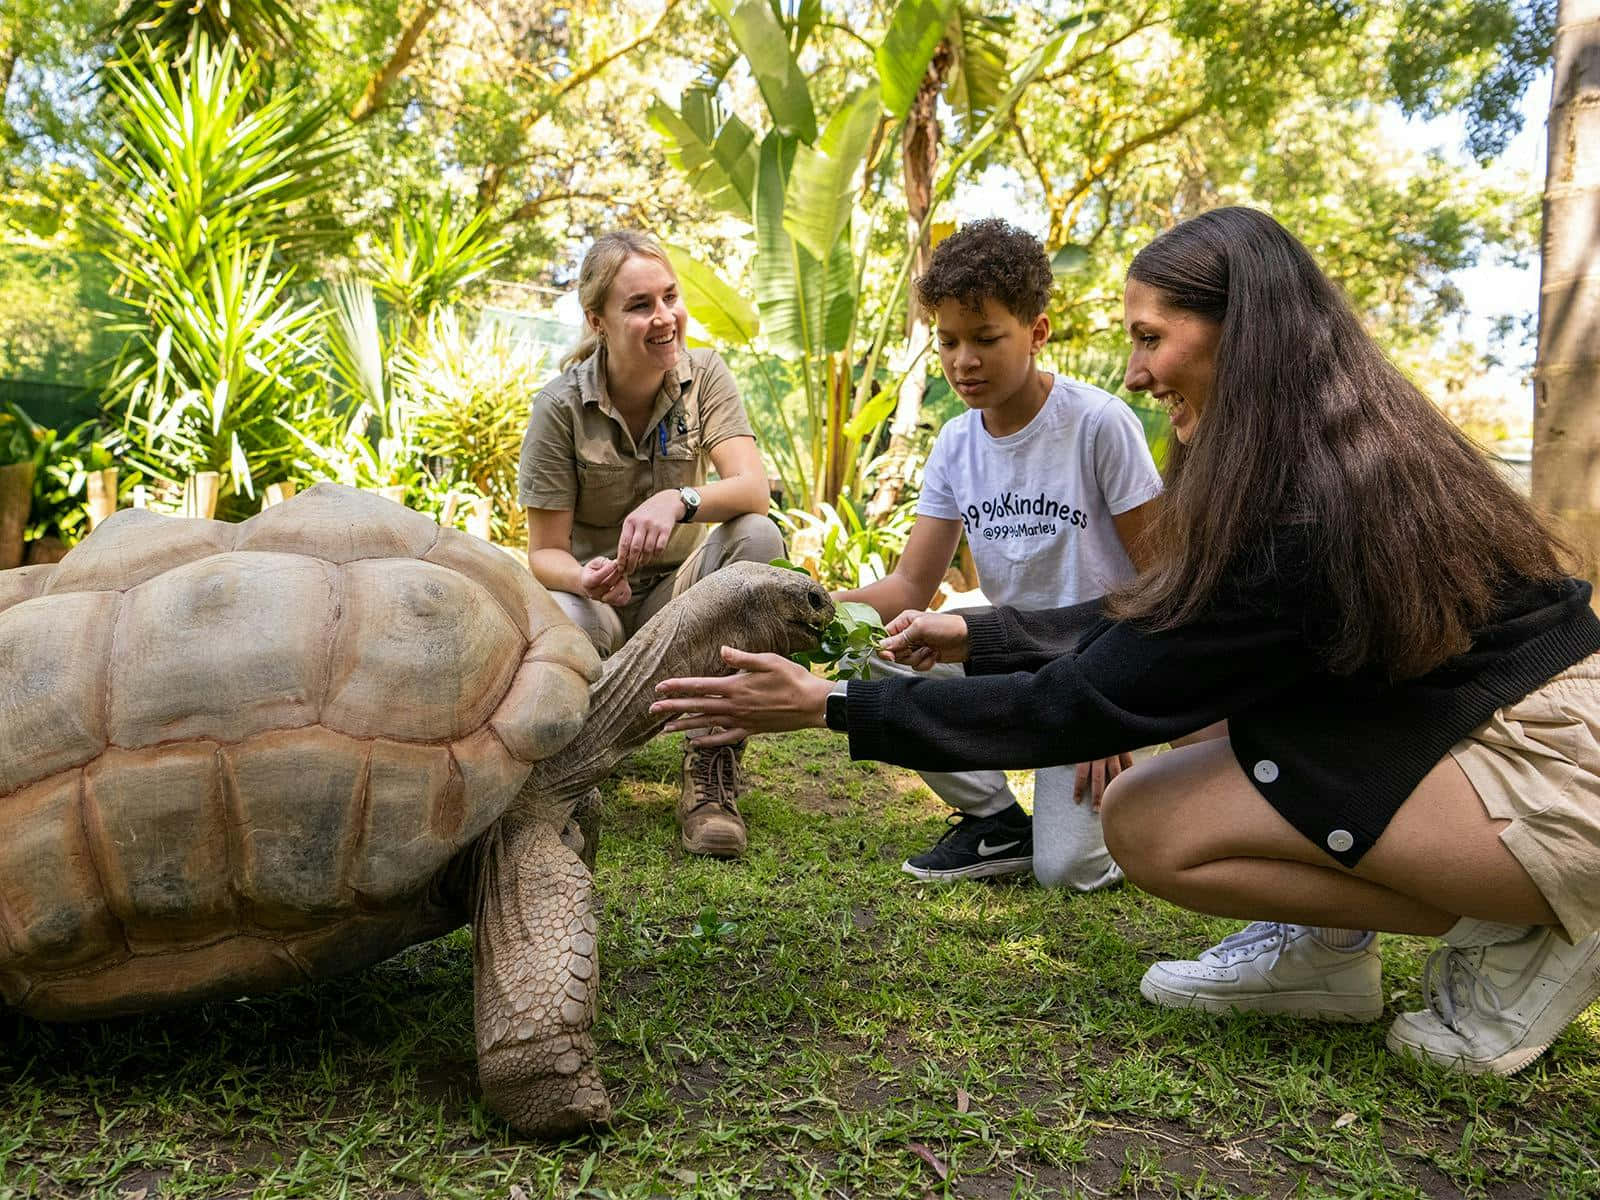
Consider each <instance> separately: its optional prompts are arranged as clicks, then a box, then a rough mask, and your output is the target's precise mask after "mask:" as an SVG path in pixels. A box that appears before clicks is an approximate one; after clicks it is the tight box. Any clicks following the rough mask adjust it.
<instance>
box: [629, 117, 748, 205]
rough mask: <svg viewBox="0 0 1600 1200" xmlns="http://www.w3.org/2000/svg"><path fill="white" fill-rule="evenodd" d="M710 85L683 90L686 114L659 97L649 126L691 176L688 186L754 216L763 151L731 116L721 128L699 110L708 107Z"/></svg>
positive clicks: (717, 202)
mask: <svg viewBox="0 0 1600 1200" xmlns="http://www.w3.org/2000/svg"><path fill="white" fill-rule="evenodd" d="M706 100H708V96H707V93H706V89H704V88H688V89H686V90H685V91H684V93H683V112H682V113H679V112H678V111H676V110H675V109H673V108H672V106H671V105H669V104H666V103H664V102H663V101H661V100H656V101H654V102H653V103H652V104H651V105H650V118H649V119H650V125H651V128H653V129H654V130H655V131H656V132H657V133H658V134H660V135H661V137H662V139H663V140H664V141H665V142H666V145H667V158H668V160H669V161H670V162H671V163H672V164H673V165H674V166H676V167H678V168H679V169H680V170H682V171H683V172H684V174H685V175H686V176H687V177H688V179H689V185H690V186H691V187H693V188H694V190H695V191H697V192H699V193H700V194H701V195H702V196H704V197H705V198H706V199H707V200H709V201H710V202H711V203H712V204H714V205H716V206H717V207H718V208H719V209H721V210H722V211H723V212H727V213H732V214H733V215H734V216H736V217H743V218H744V219H745V220H746V221H748V220H750V210H751V201H752V198H753V196H754V192H755V176H756V167H757V163H758V159H759V152H758V151H757V148H756V135H755V134H754V132H752V131H751V129H750V126H748V125H746V124H745V123H744V122H743V121H741V120H740V119H739V118H738V117H737V116H734V115H730V116H729V117H728V118H727V120H725V121H724V122H723V124H722V128H721V129H720V130H717V129H715V126H714V125H713V124H711V122H709V121H707V120H705V119H704V118H703V117H702V116H701V115H700V114H701V113H702V112H704V111H705V109H706V108H707V107H708V106H707V105H706V104H705V103H704V101H706Z"/></svg>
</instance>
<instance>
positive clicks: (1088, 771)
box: [1072, 753, 1133, 812]
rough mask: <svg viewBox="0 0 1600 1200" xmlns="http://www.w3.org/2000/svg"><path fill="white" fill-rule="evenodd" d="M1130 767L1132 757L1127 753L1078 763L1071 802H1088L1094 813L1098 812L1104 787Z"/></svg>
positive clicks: (1104, 791) (1104, 792) (1104, 790)
mask: <svg viewBox="0 0 1600 1200" xmlns="http://www.w3.org/2000/svg"><path fill="white" fill-rule="evenodd" d="M1131 766H1133V756H1132V755H1130V754H1127V753H1123V754H1115V755H1112V756H1111V757H1110V758H1099V759H1096V760H1095V761H1094V762H1081V763H1079V764H1078V773H1077V778H1076V779H1074V780H1073V781H1072V802H1073V803H1074V804H1082V803H1083V802H1084V801H1085V800H1088V801H1089V804H1090V806H1091V807H1092V808H1093V809H1094V811H1095V812H1099V811H1100V798H1101V797H1102V796H1104V795H1105V794H1106V785H1107V784H1109V783H1110V782H1111V781H1112V780H1113V779H1115V778H1116V777H1117V776H1118V775H1121V774H1122V773H1123V772H1124V771H1126V770H1127V769H1128V768H1129V767H1131Z"/></svg>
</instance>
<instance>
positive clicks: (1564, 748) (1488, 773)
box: [1450, 654, 1600, 941]
mask: <svg viewBox="0 0 1600 1200" xmlns="http://www.w3.org/2000/svg"><path fill="white" fill-rule="evenodd" d="M1450 753H1451V754H1452V755H1453V756H1454V757H1455V760H1456V762H1458V763H1460V764H1461V769H1462V770H1463V771H1464V772H1466V776H1467V779H1468V780H1469V781H1471V783H1472V786H1473V787H1474V788H1476V789H1477V792H1478V795H1479V796H1480V797H1482V799H1483V806H1484V808H1486V809H1487V810H1488V812H1489V815H1490V816H1491V817H1493V818H1495V819H1496V820H1502V821H1510V822H1511V824H1510V825H1508V826H1506V828H1505V829H1503V830H1502V831H1501V833H1500V840H1501V841H1502V842H1504V843H1505V845H1506V848H1507V849H1508V850H1510V851H1511V853H1512V854H1513V855H1514V856H1515V857H1516V860H1517V861H1518V862H1519V863H1521V864H1522V869H1523V870H1525V871H1527V873H1528V874H1529V876H1531V877H1532V879H1533V882H1534V885H1535V886H1536V887H1538V889H1539V891H1540V892H1541V893H1542V894H1543V895H1544V898H1545V900H1546V901H1548V902H1549V904H1550V907H1551V908H1553V909H1554V910H1555V914H1556V916H1557V917H1559V918H1560V919H1561V923H1562V924H1563V925H1564V926H1565V927H1566V934H1567V936H1568V937H1569V938H1570V939H1572V940H1573V941H1577V940H1578V939H1579V938H1583V937H1587V936H1588V935H1589V934H1591V933H1593V932H1594V931H1595V930H1596V929H1600V654H1594V655H1590V656H1589V657H1588V658H1586V659H1584V660H1583V661H1582V662H1579V663H1577V664H1576V665H1574V666H1572V667H1569V668H1567V670H1565V671H1563V672H1562V673H1561V674H1559V675H1557V676H1556V677H1555V678H1554V679H1552V680H1550V682H1549V683H1546V684H1545V685H1544V686H1543V687H1541V688H1539V689H1538V690H1537V691H1535V692H1531V693H1529V694H1528V695H1526V696H1524V697H1523V698H1522V699H1521V700H1518V701H1517V702H1516V703H1515V704H1508V705H1506V707H1504V708H1502V709H1500V710H1498V711H1497V712H1496V713H1495V714H1494V716H1492V717H1490V718H1489V719H1488V720H1487V721H1485V722H1484V723H1483V724H1482V725H1480V726H1478V728H1476V729H1474V730H1473V731H1472V732H1471V733H1469V734H1468V735H1467V736H1466V737H1465V738H1463V739H1462V740H1461V741H1459V742H1457V743H1456V744H1455V745H1454V746H1452V747H1451V748H1450Z"/></svg>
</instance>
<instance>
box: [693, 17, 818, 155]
mask: <svg viewBox="0 0 1600 1200" xmlns="http://www.w3.org/2000/svg"><path fill="white" fill-rule="evenodd" d="M711 7H712V8H714V9H716V10H717V15H718V16H720V17H721V18H722V19H723V21H724V22H725V23H726V24H727V26H728V31H729V32H730V33H732V34H733V40H734V44H735V45H737V46H738V47H739V51H740V53H742V54H743V55H744V57H745V60H746V61H747V62H748V63H749V64H750V70H751V71H752V72H753V73H754V75H755V77H756V86H757V87H758V88H759V89H760V90H761V98H762V99H763V100H765V101H766V104H767V111H768V112H769V113H771V114H772V124H773V125H774V126H775V127H776V128H777V130H778V132H780V133H782V134H784V135H785V136H786V137H796V138H799V139H800V140H801V141H802V142H805V143H807V144H808V145H809V144H810V143H812V142H814V141H816V140H817V114H816V110H815V109H814V108H813V107H812V105H811V90H810V88H808V87H807V86H806V77H805V75H804V74H803V73H802V72H801V70H800V64H799V63H798V62H797V61H795V55H794V50H793V48H792V47H791V46H790V44H789V35H788V32H787V31H786V30H785V29H784V27H783V22H782V21H780V20H779V19H778V15H777V14H776V13H775V12H773V10H772V6H771V5H770V4H769V3H767V0H711Z"/></svg>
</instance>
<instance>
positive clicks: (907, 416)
mask: <svg viewBox="0 0 1600 1200" xmlns="http://www.w3.org/2000/svg"><path fill="white" fill-rule="evenodd" d="M952 61H953V55H952V53H951V50H950V43H949V42H948V41H946V42H941V43H940V44H939V48H938V49H937V50H936V51H934V54H933V58H932V59H931V60H930V61H929V63H928V71H927V74H925V75H924V76H923V77H922V86H921V87H920V88H919V89H918V90H917V98H916V99H915V100H913V101H912V102H911V108H910V111H908V112H907V113H906V125H905V131H904V133H902V134H901V137H900V156H901V163H902V165H903V168H904V177H905V189H906V231H907V236H908V237H909V238H910V239H912V242H913V244H912V247H911V253H912V262H911V277H912V278H913V279H915V278H916V277H917V276H919V275H921V274H922V273H923V272H924V271H926V270H927V269H928V259H929V258H930V257H931V254H932V251H931V248H930V246H929V244H928V241H929V239H928V234H927V231H926V230H925V229H924V228H923V226H922V223H923V221H924V220H925V219H926V218H927V215H928V209H929V208H930V207H931V206H932V203H933V175H934V171H935V169H936V168H937V167H938V165H939V119H938V104H939V93H940V92H941V91H942V90H943V89H944V82H945V77H946V76H947V75H948V74H949V73H950V64H951V62H952ZM906 305H907V311H906V356H905V359H904V360H903V364H902V365H904V366H906V367H908V368H909V369H908V370H907V372H906V377H905V379H904V380H903V381H902V382H901V384H900V395H899V398H898V400H897V401H896V403H895V409H894V419H893V420H892V421H891V422H890V425H889V446H888V449H887V450H886V451H885V454H886V456H887V458H888V462H887V463H886V464H885V467H884V470H883V471H882V472H881V473H880V474H879V477H878V488H877V491H876V492H874V493H873V496H872V499H871V501H870V502H868V504H867V517H868V519H869V520H871V521H881V520H882V519H884V518H885V517H887V516H888V515H889V513H890V512H891V511H893V509H894V506H895V505H896V504H898V503H899V502H900V496H901V493H903V492H904V491H905V487H906V484H907V483H909V482H910V481H911V468H912V466H913V464H912V462H911V438H912V435H913V434H915V433H916V431H917V419H918V418H919V417H920V416H921V415H922V396H923V393H924V391H925V390H926V383H927V370H926V367H922V368H921V369H919V368H918V367H917V366H916V365H914V360H915V358H916V356H917V355H918V354H919V353H920V352H921V351H922V348H923V347H924V346H925V345H927V344H928V342H929V341H930V340H931V337H932V330H931V328H930V327H929V323H928V316H927V314H926V313H925V312H923V311H922V304H921V303H920V302H919V301H918V300H917V295H916V290H915V289H914V288H907V296H906Z"/></svg>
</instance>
